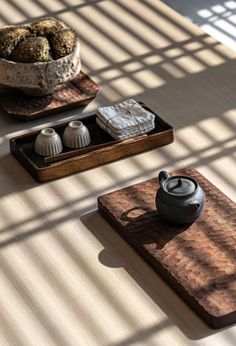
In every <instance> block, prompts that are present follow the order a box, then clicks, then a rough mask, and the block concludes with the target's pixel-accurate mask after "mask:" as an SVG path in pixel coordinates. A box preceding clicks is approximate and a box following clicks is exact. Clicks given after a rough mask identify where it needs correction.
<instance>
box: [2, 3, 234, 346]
mask: <svg viewBox="0 0 236 346" xmlns="http://www.w3.org/2000/svg"><path fill="white" fill-rule="evenodd" d="M49 15H52V16H56V17H58V18H61V19H63V20H64V21H66V22H67V23H68V24H70V25H71V26H72V27H73V28H75V29H76V30H77V31H78V34H79V37H80V42H81V52H82V53H81V54H82V66H83V70H84V71H85V72H87V73H88V74H89V75H90V76H91V77H92V78H93V79H94V80H95V81H96V82H98V83H99V84H100V85H101V87H102V91H101V93H100V94H99V95H98V97H97V98H96V99H95V100H94V101H93V102H92V103H91V104H90V105H89V106H88V107H87V108H86V109H85V110H83V112H82V114H83V115H84V114H89V113H91V112H93V111H95V110H96V109H97V107H98V106H100V105H109V104H113V103H117V102H119V101H122V100H125V99H127V98H130V97H132V98H135V99H137V100H141V101H143V102H145V103H146V104H147V105H148V106H150V107H151V108H153V110H155V111H156V112H158V113H159V114H160V115H161V116H162V117H163V118H164V119H166V120H167V121H168V122H169V123H171V124H172V125H173V126H174V127H175V129H176V138H175V142H174V143H173V144H171V145H169V146H167V147H164V148H161V149H156V150H153V151H150V152H147V153H144V154H141V155H137V156H135V157H132V158H128V159H125V160H121V161H119V162H115V163H112V164H109V165H106V166H103V167H99V168H96V169H93V170H89V171H87V172H84V173H82V174H75V175H73V176H70V177H68V178H64V179H60V180H57V181H54V182H51V183H48V184H43V185H39V184H37V183H36V182H35V181H34V180H33V179H32V178H31V177H30V176H29V175H28V173H27V172H26V171H25V170H24V169H23V168H22V167H21V166H20V165H19V164H18V163H17V161H16V160H15V159H14V158H13V157H12V156H11V155H10V153H9V146H8V140H9V138H11V137H12V136H16V135H19V134H21V133H24V132H27V131H30V130H32V129H39V128H42V127H45V123H46V125H50V124H51V123H52V122H63V121H65V118H66V117H67V118H68V117H69V118H68V119H73V118H75V117H77V116H78V115H80V114H81V111H79V110H77V109H75V110H72V111H70V112H67V113H64V114H60V115H59V114H58V115H54V116H50V117H48V118H44V119H38V120H36V121H32V122H30V123H20V122H18V121H16V120H14V119H13V118H11V117H10V116H8V115H7V114H6V113H4V112H3V111H0V135H1V138H0V141H1V147H0V148H1V149H0V155H1V156H0V182H1V184H0V197H1V199H0V295H1V296H0V345H1V346H3V345H17V346H18V345H24V346H28V345H36V346H38V345H43V346H47V345H63V346H64V345H75V346H131V345H135V346H136V345H141V346H158V345H161V346H164V345H167V346H169V345H178V346H184V345H186V346H189V345H206V346H210V345H214V346H222V345H224V346H226V345H227V346H229V345H230V346H233V345H235V339H236V329H235V326H231V327H229V328H226V329H224V330H221V331H214V330H211V329H209V328H208V327H207V326H206V325H205V324H204V323H203V322H202V321H201V320H200V319H199V318H198V317H197V316H196V315H195V313H193V312H192V311H191V310H190V309H189V308H188V306H187V305H186V304H185V303H184V302H183V301H182V300H181V299H180V298H179V297H178V296H177V295H176V294H175V293H174V292H173V291H172V290H171V289H170V288H169V287H168V286H167V285H166V284H165V283H164V282H163V281H162V280H161V279H160V278H159V277H158V276H157V275H156V274H155V273H154V272H153V271H152V270H151V269H150V268H149V267H148V266H147V265H146V264H145V263H144V261H143V260H142V259H141V258H140V257H139V256H138V255H137V254H136V253H134V251H133V250H132V249H131V248H130V247H129V246H128V245H127V244H126V243H125V242H124V241H123V240H122V239H121V238H120V237H119V236H118V235H117V234H116V233H115V232H114V231H113V230H112V228H111V227H109V226H108V225H107V224H106V222H105V221H103V219H102V218H101V217H100V216H99V215H98V213H97V211H96V198H97V196H98V195H101V194H103V193H106V192H108V191H111V190H114V189H117V188H120V187H121V186H128V185H130V184H133V183H135V182H139V181H142V180H145V179H148V178H151V177H155V176H156V175H157V172H158V171H159V170H160V169H163V168H164V169H166V170H171V169H173V168H175V167H185V166H188V165H192V166H194V167H195V168H196V169H198V170H199V171H200V172H201V173H202V174H203V175H205V176H206V177H207V178H208V179H209V180H211V181H212V182H213V183H214V184H215V185H216V186H217V187H219V188H220V189H221V190H222V191H223V192H224V193H225V194H226V195H228V196H229V197H230V198H231V199H233V200H235V199H236V195H235V190H236V189H235V172H236V169H235V168H236V164H235V156H234V155H235V144H236V138H235V123H236V121H235V118H236V96H235V95H236V60H235V58H236V54H235V53H233V52H232V51H230V50H229V49H226V48H225V47H224V46H222V45H221V44H219V43H218V42H216V41H215V40H214V39H212V38H211V37H208V36H207V35H206V34H204V33H203V32H202V31H201V30H200V29H199V28H197V27H196V26H195V25H193V24H192V23H191V22H189V21H188V20H187V19H184V18H183V17H181V16H180V15H178V14H177V13H176V12H174V11H173V10H171V9H170V8H168V7H167V6H166V5H164V4H163V3H162V2H160V1H155V0H143V1H141V0H140V1H138V0H131V1H126V0H118V1H116V0H114V1H109V0H104V1H102V0H100V1H99V0H97V1H95V0H94V1H85V0H80V1H79V0H77V1H73V0H53V1H46V0H37V1H30V0H26V1H20V0H11V1H10V0H9V1H4V0H0V23H1V24H2V25H3V24H8V23H26V22H27V21H29V20H30V19H32V18H39V17H41V16H49Z"/></svg>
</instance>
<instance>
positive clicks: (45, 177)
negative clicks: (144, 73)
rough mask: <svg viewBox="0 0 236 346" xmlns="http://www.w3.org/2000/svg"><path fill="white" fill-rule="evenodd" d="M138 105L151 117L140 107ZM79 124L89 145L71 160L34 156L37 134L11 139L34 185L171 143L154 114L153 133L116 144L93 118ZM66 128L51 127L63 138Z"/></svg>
mask: <svg viewBox="0 0 236 346" xmlns="http://www.w3.org/2000/svg"><path fill="white" fill-rule="evenodd" d="M141 104H142V105H143V106H144V107H145V108H146V109H148V110H149V111H151V112H152V113H154V112H153V111H152V110H151V109H149V108H148V107H147V106H145V105H144V104H143V103H141ZM154 114H155V113H154ZM80 120H81V121H82V122H83V123H84V124H85V125H86V126H87V127H88V129H89V132H90V136H91V144H90V145H89V147H87V148H86V150H85V149H81V151H79V152H78V151H77V152H76V156H74V157H70V158H64V157H63V155H60V160H59V161H58V162H49V161H50V160H47V158H46V159H44V158H43V157H41V156H39V155H37V154H36V153H35V152H34V142H35V139H36V137H37V135H38V134H39V131H36V132H31V133H28V134H25V135H22V136H18V137H14V138H12V139H11V140H10V150H11V153H12V155H14V156H15V157H16V159H17V160H18V161H19V162H20V163H21V164H22V166H23V167H24V168H25V169H26V170H27V171H28V172H29V173H30V174H31V175H32V176H33V177H34V178H35V179H36V180H37V181H39V182H45V181H49V180H53V179H56V178H61V177H64V176H67V175H70V174H72V173H76V172H81V171H84V170H86V169H89V168H93V167H97V166H99V165H102V164H105V163H108V162H112V161H115V160H119V159H121V158H124V157H127V156H130V155H134V154H138V153H141V152H144V151H146V150H150V149H154V148H157V147H160V146H163V145H166V144H169V143H171V142H173V139H174V130H173V127H172V126H171V125H169V124H168V123H166V122H165V121H164V120H163V119H161V118H160V117H159V116H158V115H156V114H155V129H154V130H153V131H151V132H149V133H148V134H146V135H143V136H138V137H134V138H130V139H127V140H124V141H117V140H115V139H114V138H112V137H111V136H110V135H109V134H108V133H107V132H105V131H104V130H102V129H101V128H100V127H99V126H98V125H97V123H96V115H95V114H93V115H91V116H87V117H84V118H80ZM67 124H68V123H63V124H61V125H57V126H52V127H53V128H54V129H55V130H56V131H57V132H58V133H59V135H60V136H61V137H62V134H63V131H64V129H65V127H66V125H67ZM68 151H69V149H66V148H64V150H63V154H66V153H67V154H68ZM86 151H87V152H86ZM72 155H73V153H72Z"/></svg>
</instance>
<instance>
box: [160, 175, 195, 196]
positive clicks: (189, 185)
mask: <svg viewBox="0 0 236 346" xmlns="http://www.w3.org/2000/svg"><path fill="white" fill-rule="evenodd" d="M196 188H197V182H196V181H195V180H194V179H192V178H191V177H185V176H173V177H170V178H168V179H167V180H166V181H165V182H164V190H165V191H166V192H168V193H169V194H171V195H174V196H186V195H190V194H192V193H193V192H194V191H195V190H196Z"/></svg>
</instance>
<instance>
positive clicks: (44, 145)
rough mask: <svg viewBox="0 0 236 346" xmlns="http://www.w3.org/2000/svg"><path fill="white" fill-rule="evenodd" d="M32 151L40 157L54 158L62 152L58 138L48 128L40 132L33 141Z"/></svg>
mask: <svg viewBox="0 0 236 346" xmlns="http://www.w3.org/2000/svg"><path fill="white" fill-rule="evenodd" d="M34 150H35V152H36V154H38V155H41V156H55V155H57V154H60V153H61V152H62V150H63V145H62V141H61V138H60V136H59V135H58V134H57V133H56V131H55V130H54V129H52V128H50V127H48V128H46V129H43V130H41V132H40V134H39V135H38V136H37V138H36V140H35V145H34Z"/></svg>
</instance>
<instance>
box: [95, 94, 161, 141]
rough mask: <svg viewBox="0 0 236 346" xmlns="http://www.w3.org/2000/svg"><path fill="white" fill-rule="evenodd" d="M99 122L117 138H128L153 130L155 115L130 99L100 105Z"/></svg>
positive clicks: (97, 119)
mask: <svg viewBox="0 0 236 346" xmlns="http://www.w3.org/2000/svg"><path fill="white" fill-rule="evenodd" d="M96 121H97V124H98V125H99V126H100V127H101V128H103V129H104V130H105V131H107V132H108V133H109V134H110V135H111V136H112V137H114V138H115V139H121V140H123V139H126V138H130V137H134V136H138V135H141V134H144V133H147V132H150V131H152V130H153V129H154V128H155V115H154V114H153V113H151V112H149V111H148V110H146V109H145V108H144V107H142V106H141V105H140V104H139V103H138V102H137V101H135V100H133V99H129V100H126V101H123V102H120V103H118V104H116V105H114V106H106V107H99V108H98V111H97V118H96Z"/></svg>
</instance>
